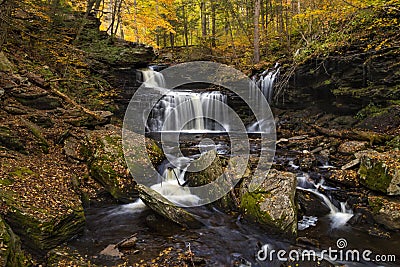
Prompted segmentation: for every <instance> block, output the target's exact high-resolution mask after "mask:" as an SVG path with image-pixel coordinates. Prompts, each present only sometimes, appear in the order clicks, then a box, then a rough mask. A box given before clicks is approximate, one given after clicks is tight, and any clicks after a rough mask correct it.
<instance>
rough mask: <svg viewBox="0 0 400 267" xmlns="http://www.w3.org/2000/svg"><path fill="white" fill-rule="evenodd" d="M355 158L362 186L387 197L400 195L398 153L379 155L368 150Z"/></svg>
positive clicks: (399, 162) (399, 154)
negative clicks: (358, 166) (357, 158)
mask: <svg viewBox="0 0 400 267" xmlns="http://www.w3.org/2000/svg"><path fill="white" fill-rule="evenodd" d="M357 156H358V157H359V158H360V168H359V170H358V174H359V175H360V183H361V184H362V185H364V186H365V187H367V188H369V189H371V190H375V191H379V192H382V193H385V194H387V195H400V151H396V150H393V151H389V152H384V153H379V152H376V151H370V150H368V151H365V152H360V153H358V154H357Z"/></svg>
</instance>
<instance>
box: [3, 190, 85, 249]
mask: <svg viewBox="0 0 400 267" xmlns="http://www.w3.org/2000/svg"><path fill="white" fill-rule="evenodd" d="M3 201H4V198H3ZM13 202H14V203H13ZM6 205H7V206H8V212H7V213H6V214H5V219H6V220H7V222H8V223H9V224H10V225H12V227H13V230H14V232H15V233H16V234H18V235H19V236H20V237H21V239H22V240H23V242H24V244H25V245H26V246H27V247H29V248H30V249H32V250H33V251H36V252H43V251H47V250H49V249H52V248H54V247H56V246H57V245H59V244H61V243H63V242H65V241H67V240H69V239H71V238H72V237H74V236H76V235H77V234H79V233H81V232H82V230H83V228H84V226H85V223H86V221H85V215H84V211H83V208H82V207H79V206H78V207H77V209H76V210H72V209H68V210H66V211H65V213H63V214H59V215H58V216H52V215H51V214H48V217H45V216H42V217H41V218H39V217H36V216H35V215H33V214H30V213H28V212H25V210H24V209H23V208H22V207H18V206H17V205H18V203H16V202H15V201H8V202H6ZM37 212H38V213H43V210H41V211H39V210H38V211H37Z"/></svg>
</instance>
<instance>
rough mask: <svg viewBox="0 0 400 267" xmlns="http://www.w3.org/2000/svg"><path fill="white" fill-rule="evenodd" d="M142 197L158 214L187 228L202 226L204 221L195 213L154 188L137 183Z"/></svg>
mask: <svg viewBox="0 0 400 267" xmlns="http://www.w3.org/2000/svg"><path fill="white" fill-rule="evenodd" d="M136 189H137V190H138V191H139V196H140V199H141V200H142V201H143V202H144V203H145V204H146V205H147V206H148V207H149V208H151V209H152V210H153V211H155V212H156V213H157V214H159V215H161V216H163V217H165V218H167V219H169V220H171V221H173V222H175V223H177V224H179V225H181V226H183V227H186V228H201V227H202V226H203V223H201V222H200V221H199V220H197V219H196V218H195V216H194V215H192V214H191V213H189V212H187V211H185V210H184V209H182V208H180V207H178V206H176V205H175V204H173V203H172V202H171V201H169V200H168V199H166V198H165V197H163V196H162V195H161V194H159V193H158V192H156V191H154V190H153V189H151V188H149V187H146V186H144V185H137V186H136Z"/></svg>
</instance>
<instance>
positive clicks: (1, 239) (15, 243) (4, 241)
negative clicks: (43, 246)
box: [0, 217, 31, 267]
mask: <svg viewBox="0 0 400 267" xmlns="http://www.w3.org/2000/svg"><path fill="white" fill-rule="evenodd" d="M0 266H5V267H20V266H21V267H22V266H31V264H30V262H29V261H28V259H27V257H26V256H25V255H24V253H23V252H22V250H21V244H20V240H19V238H18V236H16V235H15V234H14V232H13V231H12V230H11V228H10V227H9V226H8V225H7V224H6V223H5V222H4V221H3V219H2V218H1V217H0Z"/></svg>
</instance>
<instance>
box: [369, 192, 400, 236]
mask: <svg viewBox="0 0 400 267" xmlns="http://www.w3.org/2000/svg"><path fill="white" fill-rule="evenodd" d="M368 204H369V207H370V209H371V211H372V215H373V218H374V220H375V221H376V222H377V223H378V224H381V225H383V226H385V227H386V228H387V229H389V230H400V199H399V198H393V197H383V196H369V197H368Z"/></svg>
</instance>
